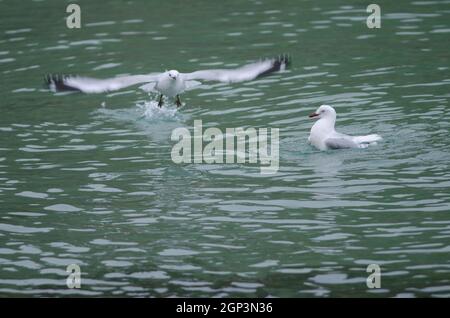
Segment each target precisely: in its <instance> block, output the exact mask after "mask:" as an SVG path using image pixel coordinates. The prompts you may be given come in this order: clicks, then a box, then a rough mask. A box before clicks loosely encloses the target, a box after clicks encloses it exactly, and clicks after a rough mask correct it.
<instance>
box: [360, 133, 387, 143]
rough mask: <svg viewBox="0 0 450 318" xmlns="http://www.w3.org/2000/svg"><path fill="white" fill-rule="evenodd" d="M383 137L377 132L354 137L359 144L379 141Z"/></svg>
mask: <svg viewBox="0 0 450 318" xmlns="http://www.w3.org/2000/svg"><path fill="white" fill-rule="evenodd" d="M381 139H383V138H381V136H380V135H377V134H372V135H366V136H357V137H354V138H353V140H354V141H355V142H356V143H358V144H370V143H374V142H377V141H379V140H381Z"/></svg>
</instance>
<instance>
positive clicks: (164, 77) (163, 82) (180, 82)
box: [147, 71, 186, 97]
mask: <svg viewBox="0 0 450 318" xmlns="http://www.w3.org/2000/svg"><path fill="white" fill-rule="evenodd" d="M171 74H176V75H175V76H171ZM154 89H155V90H156V91H158V92H160V93H161V94H163V95H165V96H168V97H175V96H177V95H179V94H181V93H183V92H184V91H185V90H186V81H185V80H184V78H183V76H181V75H180V74H179V73H178V72H177V71H169V72H165V73H163V74H161V76H159V78H158V81H157V82H156V84H155V88H154ZM147 90H148V88H147Z"/></svg>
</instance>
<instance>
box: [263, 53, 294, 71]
mask: <svg viewBox="0 0 450 318" xmlns="http://www.w3.org/2000/svg"><path fill="white" fill-rule="evenodd" d="M270 61H271V62H272V66H271V67H270V68H269V69H268V70H266V71H265V72H263V73H261V74H260V75H259V76H266V75H269V74H271V73H273V72H278V71H284V70H285V69H287V68H288V67H289V66H290V65H291V63H292V58H291V56H290V55H289V54H281V55H279V56H277V57H274V58H272V59H270Z"/></svg>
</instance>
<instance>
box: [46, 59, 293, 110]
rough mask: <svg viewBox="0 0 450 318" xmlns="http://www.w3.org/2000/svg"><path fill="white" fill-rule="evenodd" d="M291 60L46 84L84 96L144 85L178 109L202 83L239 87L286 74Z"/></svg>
mask: <svg viewBox="0 0 450 318" xmlns="http://www.w3.org/2000/svg"><path fill="white" fill-rule="evenodd" d="M289 62H290V60H289V58H288V56H286V55H283V56H279V57H277V58H272V59H266V60H261V61H259V62H255V63H251V64H247V65H244V66H242V67H239V68H236V69H213V70H202V71H196V72H192V73H180V72H178V71H176V70H171V71H166V72H164V73H152V74H148V75H130V76H119V77H115V78H108V79H96V78H90V77H81V76H58V75H48V76H47V78H46V81H47V84H48V85H49V87H50V88H51V89H52V90H54V91H64V90H74V91H81V92H84V93H102V92H109V91H115V90H118V89H122V88H125V87H128V86H132V85H136V84H143V83H146V84H145V85H142V86H141V88H142V89H144V90H146V91H157V92H159V93H160V94H161V95H160V98H159V104H158V105H159V106H160V107H161V106H162V103H163V100H162V97H163V95H164V96H168V97H176V102H177V106H181V101H180V97H179V95H180V94H182V93H184V92H185V91H186V90H189V89H192V88H194V87H196V86H198V85H200V84H201V82H199V81H198V80H200V81H219V82H227V83H236V82H243V81H250V80H253V79H255V78H257V77H260V76H264V75H267V74H270V73H272V72H276V71H280V70H284V69H285V68H286V67H287V65H288V64H289Z"/></svg>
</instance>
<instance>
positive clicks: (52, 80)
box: [45, 74, 80, 92]
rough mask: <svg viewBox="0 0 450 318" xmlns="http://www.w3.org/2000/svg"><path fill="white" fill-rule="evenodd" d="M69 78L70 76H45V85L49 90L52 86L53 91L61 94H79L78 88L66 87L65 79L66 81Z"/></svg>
mask: <svg viewBox="0 0 450 318" xmlns="http://www.w3.org/2000/svg"><path fill="white" fill-rule="evenodd" d="M70 77H71V76H68V75H61V74H47V75H46V76H45V84H46V85H47V87H49V88H52V87H51V86H52V85H54V89H55V90H56V91H58V92H63V91H78V92H80V90H79V89H78V88H76V87H72V86H69V85H67V83H66V79H68V78H70Z"/></svg>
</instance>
